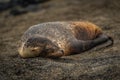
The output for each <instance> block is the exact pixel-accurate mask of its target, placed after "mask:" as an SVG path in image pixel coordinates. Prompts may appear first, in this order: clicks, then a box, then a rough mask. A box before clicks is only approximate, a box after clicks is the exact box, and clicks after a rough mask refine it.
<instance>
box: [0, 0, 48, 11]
mask: <svg viewBox="0 0 120 80" xmlns="http://www.w3.org/2000/svg"><path fill="white" fill-rule="evenodd" d="M47 1H49V0H0V11H4V10H7V9H10V8H14V7H18V6H19V7H23V8H25V7H28V6H29V5H33V4H39V3H44V2H47ZM12 12H22V13H23V12H24V11H19V10H18V11H12ZM25 12H26V11H25Z"/></svg>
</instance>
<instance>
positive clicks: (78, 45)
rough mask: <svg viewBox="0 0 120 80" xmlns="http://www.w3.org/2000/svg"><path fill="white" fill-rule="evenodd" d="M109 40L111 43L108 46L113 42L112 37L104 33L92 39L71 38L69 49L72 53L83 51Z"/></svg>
mask: <svg viewBox="0 0 120 80" xmlns="http://www.w3.org/2000/svg"><path fill="white" fill-rule="evenodd" d="M109 40H110V41H111V43H110V44H109V45H108V46H110V45H112V44H113V39H112V38H111V37H109V36H107V35H104V34H101V35H99V36H98V37H97V38H96V39H94V40H87V41H83V40H73V41H72V42H71V47H70V50H71V52H72V53H80V52H84V51H87V50H90V49H92V48H94V47H96V46H98V45H101V44H103V43H105V42H107V41H109Z"/></svg>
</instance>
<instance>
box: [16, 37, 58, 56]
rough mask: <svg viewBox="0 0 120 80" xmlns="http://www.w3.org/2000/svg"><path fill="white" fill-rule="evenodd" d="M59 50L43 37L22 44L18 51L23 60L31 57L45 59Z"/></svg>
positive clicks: (33, 38)
mask: <svg viewBox="0 0 120 80" xmlns="http://www.w3.org/2000/svg"><path fill="white" fill-rule="evenodd" d="M57 50H58V47H57V46H55V45H54V44H53V43H52V42H51V41H50V40H48V39H46V38H41V37H32V38H30V39H28V40H27V41H26V42H25V43H22V45H21V47H20V48H19V49H18V52H19V54H20V55H21V57H23V58H29V57H37V56H41V57H45V56H47V55H48V54H50V53H53V52H55V51H57Z"/></svg>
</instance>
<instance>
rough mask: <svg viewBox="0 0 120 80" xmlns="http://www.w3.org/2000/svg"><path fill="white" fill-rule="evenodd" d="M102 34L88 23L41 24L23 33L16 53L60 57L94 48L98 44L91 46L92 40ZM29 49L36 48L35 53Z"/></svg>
mask: <svg viewBox="0 0 120 80" xmlns="http://www.w3.org/2000/svg"><path fill="white" fill-rule="evenodd" d="M102 34H103V32H102V30H101V29H100V28H99V27H98V26H96V25H94V24H92V23H90V22H47V23H41V24H38V25H35V26H32V27H30V28H29V29H28V30H27V31H26V32H25V33H24V35H23V36H22V39H21V46H20V48H19V50H18V51H19V54H20V55H21V56H22V57H35V56H43V57H61V56H65V55H70V54H75V53H80V52H82V51H85V50H89V49H91V48H93V47H95V46H96V45H98V44H96V45H92V43H91V42H92V40H94V39H96V38H97V37H98V36H100V35H102ZM102 38H103V39H106V40H103V41H101V42H106V41H107V40H108V37H107V36H104V37H103V36H102ZM102 38H100V39H102ZM41 43H42V44H41ZM46 46H47V47H46ZM30 48H31V49H33V48H34V49H35V48H36V50H37V52H34V50H33V52H32V51H31V49H30ZM36 53H37V55H35V54H36ZM41 54H42V55H41ZM28 55H29V56H28Z"/></svg>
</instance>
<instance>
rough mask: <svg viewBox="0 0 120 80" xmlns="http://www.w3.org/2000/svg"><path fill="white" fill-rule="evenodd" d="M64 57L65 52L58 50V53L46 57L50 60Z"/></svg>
mask: <svg viewBox="0 0 120 80" xmlns="http://www.w3.org/2000/svg"><path fill="white" fill-rule="evenodd" d="M63 55H64V52H63V50H58V51H56V52H54V53H49V54H47V56H46V57H48V58H59V57H62V56H63Z"/></svg>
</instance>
